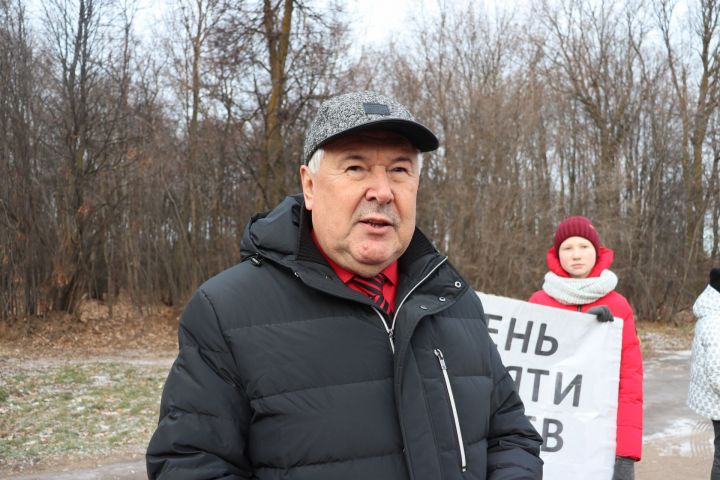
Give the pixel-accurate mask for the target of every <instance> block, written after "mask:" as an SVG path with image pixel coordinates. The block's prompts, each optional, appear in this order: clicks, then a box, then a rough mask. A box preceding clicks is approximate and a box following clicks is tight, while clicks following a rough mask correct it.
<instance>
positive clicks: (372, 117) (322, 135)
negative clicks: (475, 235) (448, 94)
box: [303, 91, 439, 164]
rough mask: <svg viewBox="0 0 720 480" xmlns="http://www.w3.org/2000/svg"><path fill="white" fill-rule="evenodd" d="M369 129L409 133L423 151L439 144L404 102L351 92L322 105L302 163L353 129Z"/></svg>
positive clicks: (410, 138)
mask: <svg viewBox="0 0 720 480" xmlns="http://www.w3.org/2000/svg"><path fill="white" fill-rule="evenodd" d="M367 129H383V130H392V131H394V132H396V133H399V134H400V135H403V136H404V137H406V138H407V139H408V140H410V142H411V143H412V144H413V145H415V147H417V149H418V150H420V151H421V152H430V151H432V150H435V149H437V148H438V145H439V142H438V139H437V137H436V136H435V134H434V133H433V132H431V131H430V129H428V128H427V127H425V126H424V125H422V124H420V123H418V122H416V121H415V117H413V116H412V114H411V113H410V112H409V111H408V109H407V108H405V107H404V106H403V105H401V104H400V103H398V102H397V101H395V100H393V99H392V98H390V97H386V96H384V95H380V94H379V93H375V92H368V91H365V92H352V93H346V94H344V95H338V96H337V97H333V98H330V99H328V100H326V101H325V102H323V104H322V105H320V109H319V110H318V113H317V115H316V116H315V119H314V120H313V122H312V124H310V128H308V131H307V133H306V135H305V148H304V152H303V163H305V164H307V162H308V161H309V160H310V157H312V154H313V153H315V150H317V149H318V148H320V147H322V146H323V145H325V144H326V143H328V142H330V141H331V140H334V139H336V138H338V137H340V136H342V135H346V134H348V133H350V132H357V131H359V130H367Z"/></svg>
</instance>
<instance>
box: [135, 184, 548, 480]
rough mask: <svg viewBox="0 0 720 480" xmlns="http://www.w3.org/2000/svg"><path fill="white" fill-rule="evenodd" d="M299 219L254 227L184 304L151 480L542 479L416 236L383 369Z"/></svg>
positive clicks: (404, 261)
mask: <svg viewBox="0 0 720 480" xmlns="http://www.w3.org/2000/svg"><path fill="white" fill-rule="evenodd" d="M309 217H310V216H309V214H307V212H306V211H305V210H304V208H303V206H302V197H301V196H296V197H288V198H287V199H286V200H285V201H284V202H283V203H281V204H280V205H279V206H278V207H277V208H276V209H275V210H273V211H272V212H270V213H269V214H267V215H265V216H258V217H255V218H254V219H253V221H252V222H251V224H250V225H248V228H247V230H246V232H245V237H244V239H243V252H244V254H245V255H247V257H246V260H245V261H243V262H242V263H240V264H239V265H236V266H235V267H233V268H230V269H229V270H227V271H225V272H223V273H221V274H219V275H217V276H216V277H214V278H212V279H210V280H208V281H207V282H206V283H205V284H203V285H202V286H201V287H200V289H199V290H198V291H197V293H196V294H195V295H194V297H193V298H192V299H191V300H190V302H189V303H188V305H187V307H186V309H185V312H184V314H183V316H182V321H181V323H180V333H179V336H180V353H179V355H178V358H177V360H176V361H175V363H174V365H173V367H172V369H171V371H170V374H169V377H168V379H167V382H166V384H165V389H164V391H163V396H162V404H161V413H160V423H159V425H158V427H157V430H156V432H155V434H154V435H153V437H152V440H151V441H150V445H149V447H148V452H147V466H148V474H149V477H150V478H151V479H154V478H163V479H165V478H167V479H173V480H182V479H211V478H212V479H214V478H223V479H250V478H256V479H267V480H270V479H272V480H275V479H278V480H279V479H292V480H300V479H302V480H309V479H312V480H400V479H402V480H405V479H415V480H439V479H444V480H453V479H472V480H478V479H486V478H487V479H493V480H511V479H517V480H519V479H539V478H541V477H542V462H541V460H540V459H539V457H538V453H539V445H540V442H541V439H540V437H539V436H538V435H537V433H536V432H535V430H534V429H533V428H532V426H531V425H530V423H529V422H528V420H527V419H526V417H525V415H524V410H523V405H522V403H521V401H520V399H519V397H518V396H517V394H516V393H515V390H514V387H513V382H512V379H511V378H510V377H509V375H508V374H507V372H506V371H505V368H504V367H503V366H502V364H501V362H500V358H499V356H498V353H497V350H496V348H495V346H494V345H493V343H492V341H491V340H490V338H489V336H488V333H487V328H486V325H485V323H484V321H483V320H482V319H483V312H482V307H481V305H480V301H479V300H478V298H477V296H476V295H475V293H474V291H473V290H472V289H469V288H468V285H467V283H466V282H465V281H464V280H463V279H462V278H461V277H460V275H459V274H458V272H457V271H456V270H455V269H454V268H453V267H452V266H451V265H450V264H449V263H448V262H447V261H446V258H445V257H442V256H441V255H440V254H439V253H438V252H437V251H436V250H435V249H434V248H433V247H432V245H431V244H430V242H428V240H427V239H426V238H425V237H424V236H423V235H422V234H421V233H420V232H419V231H417V232H416V234H415V236H414V238H413V240H412V242H411V245H410V247H409V248H408V250H407V251H406V252H405V254H404V255H403V256H402V257H401V258H400V260H399V267H400V268H399V271H400V277H399V281H398V287H397V288H398V289H397V302H396V314H397V315H398V318H397V322H396V325H397V328H396V330H397V331H396V332H395V335H394V350H395V351H394V353H393V351H392V349H391V342H390V340H389V338H388V334H387V333H386V330H385V327H384V326H383V323H382V322H381V320H380V318H379V317H378V314H377V313H376V312H375V310H373V308H372V307H371V301H370V299H369V298H367V297H365V296H364V295H362V294H360V293H357V292H355V291H353V290H351V289H349V288H347V287H346V286H345V285H343V283H342V282H341V281H340V280H339V279H338V278H337V276H336V275H335V273H334V272H333V270H332V269H331V268H330V267H329V266H328V265H327V263H326V262H325V261H324V260H323V258H322V256H321V255H320V253H319V252H318V250H317V249H316V247H315V246H314V244H313V242H312V240H311V238H310V228H311V227H310V224H309ZM443 368H446V370H443ZM445 374H447V375H445ZM463 464H465V465H466V466H465V469H466V471H465V472H463V467H462V465H463Z"/></svg>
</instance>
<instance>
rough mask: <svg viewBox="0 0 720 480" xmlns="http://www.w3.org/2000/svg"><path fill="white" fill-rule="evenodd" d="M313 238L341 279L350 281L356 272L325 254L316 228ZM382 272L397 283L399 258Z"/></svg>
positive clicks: (394, 283) (393, 283)
mask: <svg viewBox="0 0 720 480" xmlns="http://www.w3.org/2000/svg"><path fill="white" fill-rule="evenodd" d="M312 240H313V243H314V244H315V246H316V247H317V249H318V251H319V252H320V253H321V254H322V256H323V257H324V258H325V260H327V262H328V264H329V265H330V267H332V269H333V270H334V271H335V274H336V275H337V276H338V278H339V279H340V280H342V282H343V283H348V282H349V281H350V280H352V278H353V277H354V276H355V274H354V273H352V272H349V271H347V270H345V269H344V268H343V267H341V266H340V265H338V264H337V263H335V262H333V261H332V260H331V259H330V257H328V256H327V255H326V254H325V252H324V251H323V249H322V247H321V246H320V244H319V243H318V241H317V238H315V231H314V230H313V231H312ZM380 273H382V274H383V275H385V277H386V278H387V279H388V280H389V282H390V283H391V284H392V285H396V284H397V280H398V262H397V260H395V261H394V262H392V263H391V264H390V265H388V266H387V267H385V269H384V270H383V271H382V272H380Z"/></svg>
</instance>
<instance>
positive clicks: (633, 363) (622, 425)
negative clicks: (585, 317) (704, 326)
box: [529, 247, 643, 460]
mask: <svg viewBox="0 0 720 480" xmlns="http://www.w3.org/2000/svg"><path fill="white" fill-rule="evenodd" d="M614 257H615V254H614V252H613V251H612V250H610V249H609V248H605V247H600V250H599V252H598V258H597V262H595V266H594V267H593V269H592V271H591V272H590V275H589V276H590V277H598V276H600V273H601V272H602V271H603V270H606V269H608V268H610V265H612V262H613V258H614ZM547 265H548V268H549V269H550V271H551V272H553V273H555V274H557V275H559V276H561V277H570V275H568V273H567V272H566V271H565V270H563V268H562V267H561V266H560V260H559V259H558V257H557V256H556V254H555V249H554V248H553V247H551V248H550V250H548V252H547ZM529 302H530V303H537V304H540V305H547V306H550V307H557V308H563V309H565V310H575V311H580V312H587V311H588V309H590V308H592V307H595V306H598V305H607V307H608V308H610V311H611V312H612V314H613V316H615V317H619V318H622V319H623V320H624V321H625V323H624V326H623V339H622V356H621V358H620V387H619V392H618V413H617V446H616V448H615V454H616V455H618V456H621V457H630V458H633V459H635V460H640V456H641V453H642V415H643V389H642V384H643V366H642V355H641V353H640V340H639V339H638V336H637V331H636V330H635V320H634V318H633V311H632V308H631V307H630V304H629V303H628V301H627V299H626V298H625V297H623V296H622V295H620V294H619V293H617V292H616V291H614V290H613V291H612V292H610V293H608V294H607V295H605V296H604V297H602V298H600V299H598V300H596V301H595V302H593V303H588V304H587V305H563V304H562V303H560V302H558V301H557V300H555V299H554V298H553V297H551V296H550V295H548V294H547V293H545V291H544V290H538V291H537V292H535V293H533V295H532V296H531V297H530V300H529Z"/></svg>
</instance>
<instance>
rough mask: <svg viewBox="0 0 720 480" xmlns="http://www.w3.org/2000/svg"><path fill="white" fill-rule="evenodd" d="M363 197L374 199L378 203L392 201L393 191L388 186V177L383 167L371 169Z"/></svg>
mask: <svg viewBox="0 0 720 480" xmlns="http://www.w3.org/2000/svg"><path fill="white" fill-rule="evenodd" d="M365 198H366V199H367V200H375V201H376V202H378V203H380V204H385V203H390V202H392V200H393V192H392V188H391V186H390V177H389V175H388V172H387V171H386V170H385V169H384V168H376V169H373V171H372V175H370V184H369V186H368V189H367V191H366V192H365Z"/></svg>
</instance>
